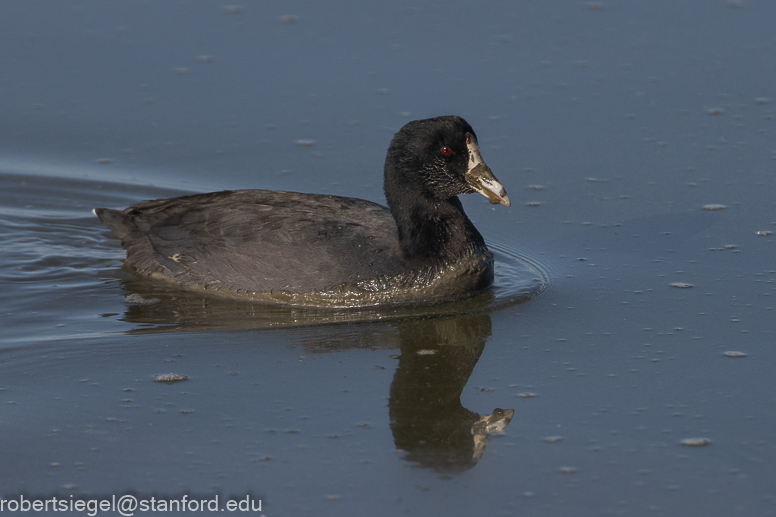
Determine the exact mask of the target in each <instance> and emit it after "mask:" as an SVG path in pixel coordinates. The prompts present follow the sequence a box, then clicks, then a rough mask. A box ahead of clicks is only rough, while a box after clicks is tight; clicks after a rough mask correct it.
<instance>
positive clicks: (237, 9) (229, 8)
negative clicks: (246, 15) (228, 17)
mask: <svg viewBox="0 0 776 517" xmlns="http://www.w3.org/2000/svg"><path fill="white" fill-rule="evenodd" d="M240 13H242V6H241V5H225V6H224V14H240Z"/></svg>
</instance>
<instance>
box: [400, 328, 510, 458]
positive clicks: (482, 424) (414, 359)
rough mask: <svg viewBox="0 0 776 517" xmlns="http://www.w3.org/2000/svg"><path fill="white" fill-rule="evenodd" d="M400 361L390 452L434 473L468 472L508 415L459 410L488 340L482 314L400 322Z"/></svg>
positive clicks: (500, 430)
mask: <svg viewBox="0 0 776 517" xmlns="http://www.w3.org/2000/svg"><path fill="white" fill-rule="evenodd" d="M394 326H395V327H396V328H397V329H398V331H399V340H400V346H401V356H400V358H399V367H398V369H397V370H396V373H395V375H394V378H393V383H392V384H391V393H390V401H389V403H388V407H389V415H390V419H391V431H392V432H393V438H394V443H395V444H396V447H397V448H399V449H401V450H404V451H406V455H405V457H404V458H405V459H406V460H408V461H412V462H416V463H418V464H419V465H420V466H422V467H426V468H431V469H434V470H437V471H440V472H460V471H465V470H468V469H470V468H472V467H473V466H474V465H476V464H477V462H478V461H479V460H480V458H481V457H482V454H483V452H484V451H485V447H486V445H487V443H488V435H489V434H493V433H500V432H503V431H504V430H505V429H506V427H507V425H509V422H510V421H511V420H512V417H513V415H514V413H515V412H514V410H513V409H506V410H505V409H498V408H497V409H495V410H493V413H492V414H489V415H484V416H480V415H479V414H477V413H475V412H473V411H470V410H468V409H466V408H465V407H463V406H462V405H461V392H462V391H463V388H464V386H466V382H467V381H468V380H469V376H470V375H471V373H472V371H473V370H474V366H475V365H476V364H477V361H478V360H479V358H480V355H481V354H482V350H483V349H484V348H485V343H486V341H487V340H488V338H489V337H490V332H491V330H490V326H491V323H490V316H488V315H487V314H480V315H471V316H457V317H445V318H431V319H417V320H405V321H402V322H399V323H394Z"/></svg>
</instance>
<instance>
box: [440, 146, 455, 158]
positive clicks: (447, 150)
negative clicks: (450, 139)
mask: <svg viewBox="0 0 776 517" xmlns="http://www.w3.org/2000/svg"><path fill="white" fill-rule="evenodd" d="M442 154H444V155H445V156H452V155H453V150H452V149H450V148H449V147H443V148H442Z"/></svg>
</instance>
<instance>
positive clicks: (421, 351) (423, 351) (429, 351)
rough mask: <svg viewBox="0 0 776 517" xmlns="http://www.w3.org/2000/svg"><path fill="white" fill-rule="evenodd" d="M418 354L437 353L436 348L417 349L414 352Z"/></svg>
mask: <svg viewBox="0 0 776 517" xmlns="http://www.w3.org/2000/svg"><path fill="white" fill-rule="evenodd" d="M416 353H417V354H418V355H434V354H436V353H437V351H436V350H418V351H417V352H416Z"/></svg>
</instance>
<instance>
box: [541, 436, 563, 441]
mask: <svg viewBox="0 0 776 517" xmlns="http://www.w3.org/2000/svg"><path fill="white" fill-rule="evenodd" d="M544 441H545V442H547V443H558V442H560V441H563V437H562V436H548V437H547V438H545V439H544Z"/></svg>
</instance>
